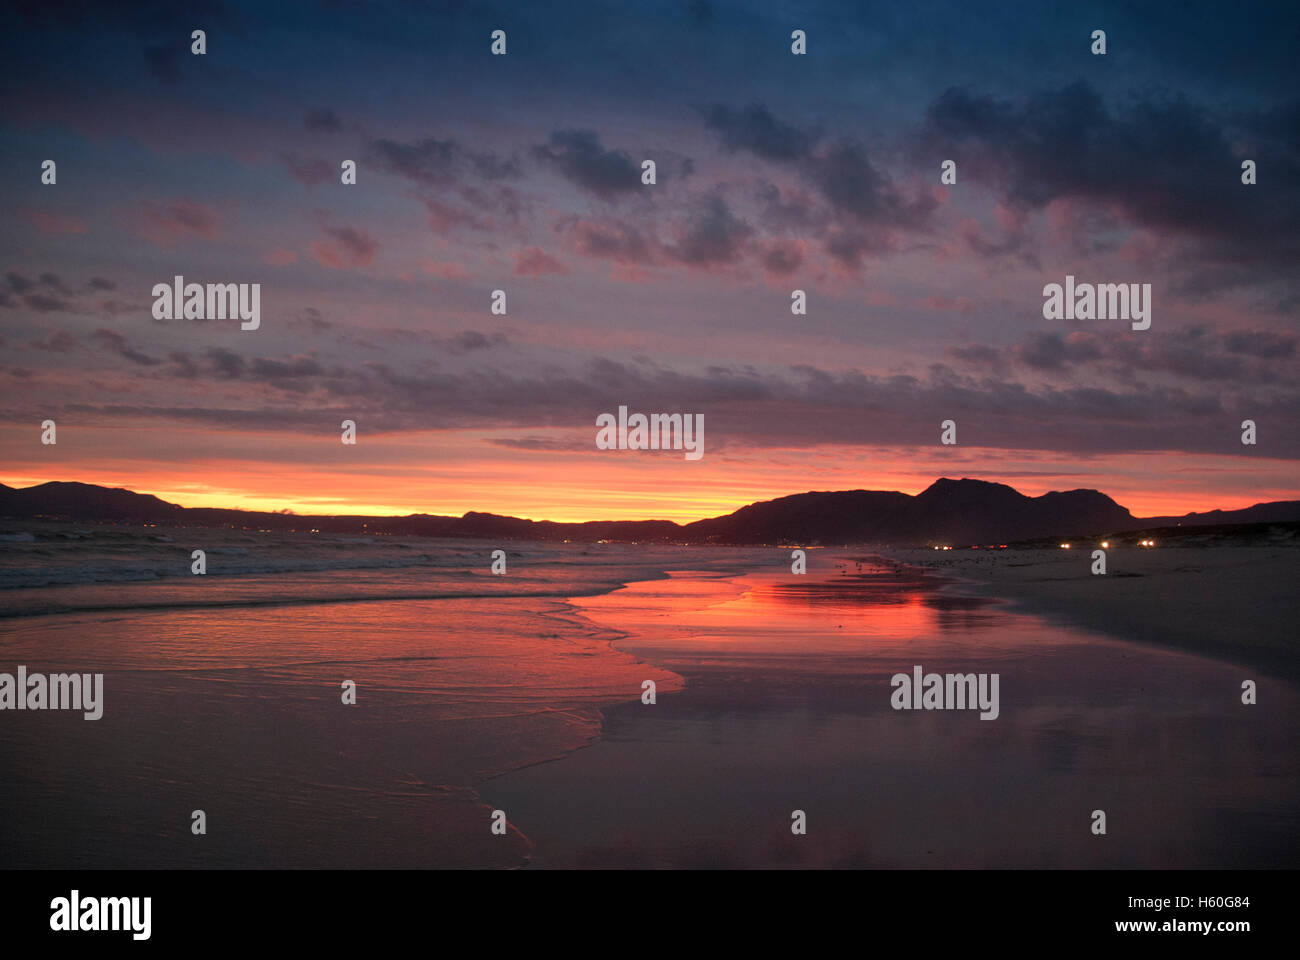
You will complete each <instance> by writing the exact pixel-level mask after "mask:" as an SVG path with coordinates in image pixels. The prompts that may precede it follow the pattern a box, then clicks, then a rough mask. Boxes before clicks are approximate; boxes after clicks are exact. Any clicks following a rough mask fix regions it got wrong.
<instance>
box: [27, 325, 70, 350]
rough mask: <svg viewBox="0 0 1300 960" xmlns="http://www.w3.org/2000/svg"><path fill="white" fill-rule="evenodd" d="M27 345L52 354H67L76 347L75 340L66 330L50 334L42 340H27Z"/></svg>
mask: <svg viewBox="0 0 1300 960" xmlns="http://www.w3.org/2000/svg"><path fill="white" fill-rule="evenodd" d="M28 344H29V345H30V346H33V347H35V348H36V349H37V350H49V351H52V352H54V353H67V352H68V351H70V350H71V349H72V348H73V347H75V346H76V345H77V338H76V337H74V336H73V335H72V334H70V333H68V331H66V330H59V331H57V332H55V333H51V334H50V335H49V336H48V337H46V338H45V339H44V340H29V341H28Z"/></svg>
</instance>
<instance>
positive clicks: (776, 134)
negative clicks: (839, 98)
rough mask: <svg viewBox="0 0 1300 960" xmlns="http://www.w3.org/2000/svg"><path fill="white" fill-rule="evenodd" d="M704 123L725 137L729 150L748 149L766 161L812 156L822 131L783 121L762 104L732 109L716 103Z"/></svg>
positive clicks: (725, 143) (724, 144) (723, 143)
mask: <svg viewBox="0 0 1300 960" xmlns="http://www.w3.org/2000/svg"><path fill="white" fill-rule="evenodd" d="M704 126H705V127H706V128H707V129H709V130H713V131H715V132H716V133H717V134H718V135H719V136H720V137H721V138H722V145H723V147H725V148H726V149H727V150H729V151H732V152H735V151H737V150H748V151H749V152H750V153H753V154H754V155H755V156H758V157H762V158H763V159H765V160H779V161H793V160H801V159H804V158H806V157H808V156H809V155H810V153H811V151H812V147H813V144H815V143H816V142H817V140H818V139H819V138H820V136H821V134H820V133H819V132H817V131H812V130H802V129H800V128H798V127H795V126H792V125H791V124H788V123H782V122H781V121H780V120H778V119H776V117H774V116H772V114H771V112H769V111H768V109H767V108H766V107H764V106H762V105H760V104H754V105H752V106H749V107H746V108H745V109H744V110H732V109H730V108H729V107H726V106H723V105H722V104H715V105H714V106H713V108H712V109H710V110H709V112H708V115H707V117H706V118H705V121H704Z"/></svg>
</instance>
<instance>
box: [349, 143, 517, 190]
mask: <svg viewBox="0 0 1300 960" xmlns="http://www.w3.org/2000/svg"><path fill="white" fill-rule="evenodd" d="M370 153H371V156H373V157H374V159H375V161H376V163H377V164H378V165H379V167H380V169H382V170H386V171H387V172H389V173H392V174H395V175H397V176H400V177H404V178H406V179H407V180H410V181H412V182H413V183H417V184H420V185H421V186H425V187H444V186H447V185H449V184H452V183H455V182H457V181H460V180H461V179H463V178H464V177H466V176H468V175H471V174H472V175H474V176H476V177H478V178H481V179H483V180H504V179H508V178H511V177H517V176H519V165H518V163H517V161H515V160H514V159H513V158H509V157H501V156H498V155H497V154H494V153H491V152H488V151H482V150H471V149H469V148H467V147H464V146H462V145H461V144H459V143H458V142H456V141H455V140H438V139H436V138H433V137H429V138H426V139H424V140H417V141H414V142H412V143H401V142H399V141H396V140H387V139H380V140H374V141H372V142H371V144H370Z"/></svg>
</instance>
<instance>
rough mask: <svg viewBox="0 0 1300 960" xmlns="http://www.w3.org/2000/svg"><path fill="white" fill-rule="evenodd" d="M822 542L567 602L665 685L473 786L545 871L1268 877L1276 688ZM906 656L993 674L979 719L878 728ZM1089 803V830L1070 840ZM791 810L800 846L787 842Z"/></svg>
mask: <svg viewBox="0 0 1300 960" xmlns="http://www.w3.org/2000/svg"><path fill="white" fill-rule="evenodd" d="M831 554H832V552H830V551H828V552H826V553H825V554H815V555H813V556H814V557H815V559H814V562H813V563H812V565H811V566H810V570H809V574H808V575H807V576H806V577H804V578H800V577H792V576H789V575H788V574H785V573H776V572H771V573H764V574H750V575H746V576H743V577H739V578H732V579H727V580H720V579H719V578H718V577H717V576H716V575H709V574H701V573H689V572H682V573H679V574H676V575H674V576H673V577H671V578H669V579H667V580H660V581H656V582H653V583H644V584H633V585H631V586H629V587H628V588H627V589H626V590H622V591H616V592H614V593H610V594H605V595H602V596H599V597H591V598H586V599H583V600H581V601H577V602H576V603H575V606H576V607H577V608H578V609H579V610H581V611H582V612H583V614H584V615H585V616H587V617H589V618H591V619H592V620H593V621H594V622H595V623H598V624H612V623H617V624H618V625H619V628H620V629H621V630H624V631H626V632H627V633H628V634H629V635H628V636H627V637H626V638H625V639H623V640H621V641H619V643H618V646H620V647H621V648H624V649H628V650H631V651H633V652H635V653H636V654H637V655H639V656H641V657H643V658H645V659H646V660H648V661H650V662H654V663H657V664H659V665H661V666H663V667H665V668H667V669H670V670H672V671H673V672H674V673H677V674H680V675H681V676H683V677H684V678H685V681H686V685H685V688H684V689H683V690H682V691H680V692H678V693H673V694H670V695H668V696H665V697H662V698H660V700H659V701H658V702H657V703H656V704H654V705H644V704H631V705H619V706H616V707H613V708H609V709H606V710H605V711H604V715H605V719H604V724H603V730H602V735H601V738H600V740H599V742H597V743H595V744H593V745H591V746H590V747H588V748H586V749H584V750H581V751H579V752H577V753H575V754H573V755H571V756H569V757H566V758H565V759H564V760H563V761H561V762H558V763H552V764H542V765H538V766H534V767H530V768H528V769H525V770H521V771H516V772H514V773H511V774H506V775H503V776H501V777H498V778H494V779H492V780H490V781H488V782H487V783H486V784H484V786H483V787H482V793H483V795H484V796H485V797H487V798H490V799H491V801H492V802H493V803H497V804H501V805H503V806H506V807H508V808H510V809H512V810H515V811H518V812H517V814H516V816H518V818H519V821H520V822H522V823H527V824H529V827H528V829H529V831H530V836H532V837H533V838H534V840H535V848H534V852H533V864H534V865H535V866H552V867H609V866H626V867H651V868H655V867H658V868H673V867H704V866H709V867H742V868H746V867H762V868H783V867H880V868H916V867H958V868H976V867H1048V868H1059V867H1152V866H1158V867H1286V866H1294V865H1295V864H1296V863H1297V862H1298V860H1300V847H1298V845H1297V835H1298V831H1297V829H1296V828H1297V826H1298V823H1297V813H1296V811H1297V800H1300V764H1298V763H1297V759H1296V756H1295V751H1294V749H1293V747H1292V744H1293V735H1294V729H1295V723H1296V721H1297V719H1300V699H1298V698H1297V690H1296V688H1295V687H1294V685H1292V684H1290V683H1288V682H1286V681H1283V680H1277V679H1272V678H1268V677H1264V676H1260V675H1258V674H1254V673H1251V674H1249V676H1252V677H1254V678H1255V679H1256V681H1257V684H1258V697H1259V701H1258V704H1256V705H1254V706H1249V707H1248V706H1245V705H1243V704H1242V702H1241V699H1240V693H1241V689H1240V681H1241V679H1242V678H1243V677H1244V676H1247V674H1243V673H1242V672H1241V670H1240V669H1239V668H1238V667H1237V666H1235V665H1233V664H1229V663H1226V662H1224V661H1220V660H1215V659H1211V658H1207V657H1203V656H1198V655H1193V654H1188V653H1184V652H1178V651H1174V650H1170V649H1165V648H1161V647H1158V646H1154V645H1140V644H1135V643H1131V642H1127V641H1125V640H1123V639H1120V638H1117V637H1111V636H1106V635H1103V634H1100V633H1096V632H1093V631H1089V630H1084V629H1082V628H1079V627H1072V626H1066V625H1064V624H1062V623H1061V622H1060V621H1057V620H1054V619H1053V620H1049V619H1046V618H1043V617H1040V616H1037V615H1032V614H1028V613H1024V612H1020V611H1016V610H1013V609H1012V608H1010V607H1009V606H1008V605H1007V604H1002V603H996V602H994V601H992V600H991V599H988V598H982V597H977V596H971V595H968V594H963V593H962V592H958V591H955V590H952V589H949V588H947V587H946V586H945V584H944V581H942V580H940V579H939V578H938V577H937V576H936V575H935V574H933V573H931V572H929V571H927V570H924V569H921V568H917V567H904V566H900V565H898V564H896V563H892V564H891V563H873V562H872V561H870V560H868V559H862V558H855V557H853V556H849V557H847V558H845V559H840V558H837V557H835V556H833V555H831ZM916 665H921V666H923V667H924V668H925V669H926V670H927V671H928V670H938V671H949V670H957V671H963V672H965V671H972V672H982V671H995V672H997V673H999V674H1000V675H1001V681H1002V683H1001V691H1002V698H1001V700H1002V702H1001V713H1000V716H999V717H998V718H997V719H996V720H989V721H982V720H981V719H980V718H979V716H978V715H977V714H976V713H974V712H972V711H946V710H935V711H921V712H915V711H897V710H894V709H893V708H892V707H891V693H892V688H891V682H890V681H891V677H892V676H893V675H895V674H896V673H909V672H910V671H912V669H913V667H914V666H916ZM1097 810H1101V811H1104V813H1105V815H1106V817H1107V820H1108V823H1107V828H1106V830H1107V832H1106V833H1105V834H1104V835H1098V834H1095V833H1093V832H1092V831H1091V823H1092V820H1091V818H1092V817H1093V813H1094V811H1097ZM795 811H802V812H803V813H804V814H805V816H806V820H807V823H808V829H807V833H806V834H805V835H802V836H800V835H794V834H793V833H792V831H791V823H792V816H793V815H794V812H795Z"/></svg>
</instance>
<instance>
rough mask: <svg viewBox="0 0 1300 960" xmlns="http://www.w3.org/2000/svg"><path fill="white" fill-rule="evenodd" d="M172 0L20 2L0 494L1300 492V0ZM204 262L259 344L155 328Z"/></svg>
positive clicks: (688, 496) (1205, 497)
mask: <svg viewBox="0 0 1300 960" xmlns="http://www.w3.org/2000/svg"><path fill="white" fill-rule="evenodd" d="M180 6H181V5H177V4H173V3H162V2H142V3H136V4H122V5H118V4H94V3H84V2H53V3H36V2H27V0H20V2H18V3H17V4H10V5H9V6H8V10H9V12H8V13H7V14H5V15H4V20H3V28H2V29H0V53H2V54H3V55H2V56H0V76H2V77H3V81H2V82H0V179H2V180H3V182H4V184H5V185H6V188H5V189H4V190H3V191H0V216H3V221H4V223H5V230H4V231H3V235H2V236H0V482H4V483H7V484H9V485H11V486H27V485H30V484H33V483H40V482H44V481H48V480H79V481H83V482H89V483H100V484H105V485H109V486H123V487H128V488H130V489H134V490H139V491H141V492H148V493H153V494H155V495H158V496H161V497H163V498H164V499H167V500H170V501H173V502H177V503H181V504H184V505H186V506H234V507H244V508H249V509H270V510H280V509H289V510H293V511H295V512H298V513H344V512H347V513H359V512H365V513H377V514H378V513H382V514H406V513H415V512H423V513H435V514H453V515H458V514H461V513H464V512H465V511H468V510H483V511H489V512H494V513H502V514H511V515H515V516H523V517H530V518H533V519H554V520H587V519H646V518H662V519H671V520H678V521H689V520H694V519H698V518H701V517H708V516H716V515H718V514H722V513H727V512H730V511H731V510H734V509H736V508H738V507H740V506H742V505H744V504H747V503H750V502H753V501H756V500H764V499H771V498H773V497H777V496H783V495H786V494H791V493H799V492H803V491H806V490H843V489H891V490H902V491H905V492H908V493H917V492H919V491H920V490H922V489H924V488H925V487H927V486H929V484H930V483H931V482H933V480H934V479H935V478H937V477H940V476H949V477H961V476H968V477H978V478H981V479H987V480H995V481H999V482H1004V483H1009V484H1011V485H1012V486H1014V487H1016V488H1017V489H1019V490H1021V491H1022V492H1024V493H1027V494H1030V495H1038V494H1041V493H1045V492H1047V491H1050V490H1066V489H1074V488H1080V487H1089V488H1095V489H1099V490H1102V491H1103V492H1105V493H1107V494H1109V495H1111V496H1112V497H1114V498H1115V499H1116V500H1117V501H1118V502H1119V503H1121V504H1123V505H1124V506H1126V507H1128V508H1129V509H1131V510H1132V511H1133V512H1134V513H1135V514H1137V515H1139V516H1154V515H1170V514H1180V513H1184V512H1188V511H1192V510H1206V509H1213V508H1224V509H1230V508H1238V507H1244V506H1249V505H1250V504H1253V503H1257V502H1261V501H1267V500H1278V499H1300V483H1298V482H1297V471H1296V463H1297V459H1300V429H1297V415H1298V414H1300V389H1298V388H1297V382H1298V381H1297V376H1296V374H1297V372H1300V359H1298V358H1297V354H1296V342H1297V313H1298V311H1300V275H1298V274H1297V269H1296V266H1297V264H1298V263H1300V96H1298V95H1297V91H1300V66H1298V65H1297V58H1296V57H1295V54H1294V50H1295V47H1296V43H1297V40H1298V39H1300V37H1298V36H1297V34H1300V14H1297V12H1296V10H1295V7H1294V4H1290V3H1277V4H1265V3H1259V4H1253V3H1242V4H1234V5H1232V6H1231V7H1226V8H1225V7H1224V6H1223V5H1222V4H1210V3H1205V4H1201V3H1181V2H1180V3H1160V2H1153V3H1143V4H1140V5H1134V4H1129V3H1093V4H1043V3H997V4H975V3H930V2H914V3H908V4H871V3H852V4H850V3H803V4H796V3H784V2H782V3H776V2H772V3H761V2H750V3H724V2H715V0H689V2H679V0H660V2H644V3H637V4H626V3H559V2H555V3H546V4H537V3H520V4H503V3H477V2H473V0H465V2H444V3H417V2H394V3H368V4H365V5H351V4H344V3H338V2H319V3H294V2H286V3H277V4H259V3H250V4H244V3H228V2H224V0H204V2H201V3H196V4H190V5H186V6H187V9H179V7H180ZM196 29H202V30H204V31H205V34H206V52H205V53H204V54H202V55H195V54H194V53H192V52H191V44H192V39H191V33H192V31H193V30H196ZM1098 29H1101V30H1104V31H1105V33H1106V48H1107V49H1106V53H1105V54H1104V55H1095V54H1093V53H1092V52H1091V48H1092V46H1093V39H1092V34H1093V31H1094V30H1098ZM495 30H503V31H505V35H506V53H505V55H504V56H495V55H493V54H492V52H491V45H492V33H493V31H495ZM794 30H803V31H804V32H805V35H806V49H807V53H806V54H804V55H795V54H793V53H792V52H791V43H792V40H791V33H792V31H794ZM47 159H53V160H54V161H55V162H56V182H55V183H54V184H44V183H42V162H43V161H44V160H47ZM345 160H351V161H354V162H355V164H356V171H357V173H356V183H355V184H343V183H341V182H340V165H341V164H342V163H343V161H345ZM645 160H653V161H654V162H655V166H656V182H655V183H654V184H652V185H649V184H644V183H643V182H642V163H643V161H645ZM946 160H952V161H953V162H954V163H955V165H956V167H955V172H956V182H955V183H950V184H944V183H941V176H940V175H941V165H942V164H943V163H944V161H946ZM1244 160H1253V161H1254V162H1255V164H1256V177H1257V182H1256V183H1254V184H1252V185H1246V184H1243V183H1242V162H1243V161H1244ZM177 275H180V276H183V277H184V278H185V280H186V282H196V283H247V284H252V283H258V284H260V297H261V300H260V304H261V316H260V320H261V323H260V326H259V328H258V329H256V330H243V329H241V327H240V323H239V321H238V320H222V319H207V320H203V319H183V318H182V319H170V320H169V319H159V318H156V317H155V315H154V313H155V312H154V309H153V307H154V296H153V294H152V290H153V287H154V285H155V284H159V283H171V282H172V279H173V277H175V276H177ZM1067 275H1069V276H1074V277H1075V278H1076V279H1077V281H1078V282H1079V283H1140V284H1150V287H1151V325H1150V328H1149V329H1147V330H1141V331H1135V330H1132V329H1131V325H1130V323H1129V322H1128V321H1127V320H1126V319H1122V318H1117V319H1105V320H1096V319H1092V320H1089V319H1084V320H1078V319H1045V317H1044V311H1043V303H1044V294H1043V289H1044V286H1045V285H1047V284H1050V283H1064V281H1065V277H1066V276H1067ZM495 290H502V291H504V292H505V294H506V313H505V315H500V314H494V313H493V312H492V311H491V305H492V297H493V291H495ZM794 290H803V291H805V293H806V297H807V312H806V314H804V315H795V314H793V313H792V311H791V294H792V291H794ZM620 406H625V407H627V408H628V410H629V411H631V412H642V413H645V414H650V413H684V414H698V415H702V416H703V418H704V425H705V432H704V455H703V457H702V458H700V459H699V460H689V459H687V458H685V457H684V456H683V455H682V452H681V451H639V450H603V449H598V447H597V445H596V442H595V440H596V434H597V428H596V418H597V417H598V416H599V415H601V414H603V413H615V414H616V413H617V411H618V408H619V407H620ZM47 419H52V420H54V421H55V423H56V425H57V443H55V444H52V445H50V444H44V443H42V442H41V441H42V432H43V431H42V426H41V425H42V423H43V421H45V420H47ZM345 419H350V420H352V421H354V422H355V424H356V436H357V442H356V443H355V444H351V445H349V444H344V443H342V442H341V439H340V437H341V429H340V428H341V423H342V421H343V420H345ZM1247 419H1249V420H1252V421H1254V422H1255V424H1256V433H1257V442H1256V443H1255V444H1254V445H1244V444H1243V443H1242V442H1241V438H1242V426H1241V425H1242V422H1243V421H1244V420H1247ZM945 420H952V421H954V422H955V424H956V440H957V442H956V444H955V445H944V444H941V443H940V435H941V427H940V425H941V423H942V422H943V421H945Z"/></svg>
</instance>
